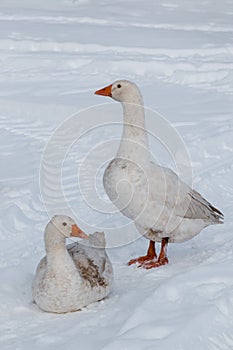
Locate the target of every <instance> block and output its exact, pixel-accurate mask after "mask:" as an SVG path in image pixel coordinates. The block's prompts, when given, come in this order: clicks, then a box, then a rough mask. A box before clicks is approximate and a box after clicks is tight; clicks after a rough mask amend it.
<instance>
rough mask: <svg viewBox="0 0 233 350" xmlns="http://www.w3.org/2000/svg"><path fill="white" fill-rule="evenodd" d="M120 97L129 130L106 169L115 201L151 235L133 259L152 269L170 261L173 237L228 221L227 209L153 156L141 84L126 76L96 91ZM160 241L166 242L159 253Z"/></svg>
mask: <svg viewBox="0 0 233 350" xmlns="http://www.w3.org/2000/svg"><path fill="white" fill-rule="evenodd" d="M95 94H97V95H103V96H109V97H112V98H113V99H114V100H116V101H119V102H121V104H122V107H123V113H124V129H123V135H122V139H121V142H120V146H119V149H118V152H117V155H116V158H114V159H113V160H112V161H111V162H110V164H109V165H108V167H107V169H106V170H105V173H104V179H103V181H104V188H105V190H106V193H107V194H108V196H109V198H110V199H111V201H112V202H113V203H114V204H115V205H116V206H117V208H119V210H120V211H121V212H122V213H123V214H124V215H125V216H127V217H129V218H130V219H132V220H133V221H134V223H135V225H136V228H137V229H138V231H139V232H140V233H141V234H142V235H144V236H145V237H146V238H147V239H149V240H150V244H149V248H148V251H147V254H146V255H145V256H142V257H139V258H137V259H132V260H130V261H129V263H128V264H129V265H131V264H134V263H137V262H138V263H139V264H140V266H142V267H144V268H146V269H149V268H153V267H158V266H161V265H165V264H167V263H168V258H167V253H166V251H167V245H168V242H169V243H170V242H183V241H186V240H189V239H191V238H192V237H194V236H195V235H197V234H198V233H199V232H200V231H201V230H202V229H203V228H205V227H207V226H209V225H213V224H219V223H222V222H223V214H222V213H221V212H220V211H219V210H218V209H216V208H214V207H213V206H212V205H211V204H210V203H209V202H208V201H207V200H205V199H204V198H203V197H202V196H201V195H200V194H199V193H198V192H196V191H195V190H193V189H192V188H190V187H189V186H188V185H187V184H185V183H184V182H182V180H181V179H179V177H178V176H177V175H176V174H175V173H174V172H173V171H172V170H170V169H168V168H164V167H161V166H159V165H156V164H154V163H153V162H151V160H150V151H149V149H148V141H147V132H146V129H145V115H144V107H143V101H142V97H141V94H140V91H139V89H138V87H137V86H136V85H135V84H133V83H132V82H130V81H127V80H121V81H116V82H114V83H113V84H111V85H109V86H107V87H105V88H103V89H100V90H98V91H96V92H95ZM155 242H161V250H160V254H159V257H158V258H157V255H156V252H155Z"/></svg>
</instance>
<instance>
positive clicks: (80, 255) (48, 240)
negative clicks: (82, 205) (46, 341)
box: [32, 215, 113, 313]
mask: <svg viewBox="0 0 233 350" xmlns="http://www.w3.org/2000/svg"><path fill="white" fill-rule="evenodd" d="M64 224H65V225H64ZM74 228H76V229H75V231H74ZM70 236H76V237H80V238H86V239H87V244H85V245H84V244H80V243H72V244H69V245H67V246H66V244H65V239H66V238H67V237H70ZM85 243H86V242H85ZM45 248H46V256H45V257H44V258H43V259H42V260H41V261H40V263H39V264H38V267H37V270H36V275H35V278H34V281H33V285H32V295H33V299H34V301H35V302H36V303H37V304H38V306H39V307H40V308H41V309H42V310H44V311H48V312H55V313H65V312H70V311H76V310H79V309H81V308H82V307H84V306H87V305H89V304H90V303H92V302H95V301H98V300H101V299H103V298H105V297H106V296H107V295H108V293H109V291H110V289H111V285H112V279H113V271H112V265H111V262H110V260H109V258H108V256H107V254H106V251H105V237H104V233H102V232H96V233H94V234H92V235H90V236H89V237H88V236H86V235H85V234H84V233H83V232H82V231H81V230H80V229H78V228H77V226H76V225H75V223H74V221H73V220H72V219H71V218H70V217H67V216H64V215H59V216H54V217H53V218H52V220H51V221H50V223H49V224H48V225H47V226H46V229H45Z"/></svg>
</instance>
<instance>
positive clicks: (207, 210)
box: [184, 190, 224, 224]
mask: <svg viewBox="0 0 233 350" xmlns="http://www.w3.org/2000/svg"><path fill="white" fill-rule="evenodd" d="M188 196H189V198H188V200H190V203H189V205H188V209H187V211H186V213H185V215H184V217H185V218H188V219H203V220H206V221H207V222H209V223H213V224H216V223H219V224H222V223H223V219H224V215H223V214H222V213H221V211H220V210H218V209H217V208H215V207H214V206H213V205H212V204H211V203H210V202H208V201H207V200H206V199H205V198H203V197H202V195H201V194H200V193H198V192H197V191H195V190H191V191H190V192H189V193H188Z"/></svg>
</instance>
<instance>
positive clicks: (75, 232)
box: [71, 225, 89, 239]
mask: <svg viewBox="0 0 233 350" xmlns="http://www.w3.org/2000/svg"><path fill="white" fill-rule="evenodd" d="M71 237H79V238H85V239H88V238H89V236H88V235H86V233H84V232H83V231H82V230H81V229H80V228H79V227H78V226H77V225H72V232H71Z"/></svg>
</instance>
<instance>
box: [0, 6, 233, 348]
mask: <svg viewBox="0 0 233 350" xmlns="http://www.w3.org/2000/svg"><path fill="white" fill-rule="evenodd" d="M232 23H233V3H232V1H231V0H223V1H215V0H212V1H211V0H206V1H202V0H198V1H196V0H195V1H194V0H189V1H183V0H175V1H170V0H160V1H153V0H146V1H139V0H138V1H137V0H134V1H133V0H118V1H117V2H112V1H108V0H99V1H94V0H89V1H88V0H73V1H72V0H49V1H45V0H33V1H31V0H20V1H18V0H1V3H0V50H1V56H0V62H1V64H0V72H1V75H0V87H1V89H0V106H1V109H0V123H1V129H0V132H1V139H0V147H1V165H0V168H1V187H0V195H1V203H0V206H1V223H0V225H1V226H0V228H1V231H0V238H1V250H0V276H1V284H0V297H1V304H0V348H1V350H6V349H11V350H12V349H14V350H16V349H17V350H21V349H22V350H27V349H31V348H32V347H33V349H34V350H36V349H42V348H43V349H49V350H50V349H56V350H60V349H69V350H72V349H85V350H88V349H95V350H98V349H104V350H115V349H124V350H131V349H133V350H152V349H160V350H165V349H169V350H170V349H175V350H178V349H179V350H189V349H190V350H191V349H192V350H193V349H199V350H207V349H211V350H212V349H213V350H218V349H219V350H230V349H231V350H232V349H233V331H232V330H233V273H232V266H233V257H232V248H233V234H232V231H233V225H232V222H231V209H232V200H233V186H232V161H233V135H232V131H233V119H232V107H233V97H232V96H233V73H232V71H233V70H232V68H233V26H232ZM119 78H126V79H129V80H132V81H135V82H136V83H137V84H138V85H139V86H140V89H141V91H142V94H143V96H144V102H145V105H146V106H147V107H148V108H150V109H151V110H155V111H157V112H158V113H160V114H161V115H163V116H165V118H166V120H168V121H169V125H170V127H171V130H173V133H174V134H175V133H178V134H179V135H180V137H181V140H183V141H184V144H185V150H187V153H188V154H189V155H190V159H191V165H192V170H193V178H192V181H193V185H194V187H195V188H196V189H197V190H198V191H200V192H201V193H202V194H203V195H204V196H205V197H206V198H207V199H208V200H210V201H211V202H212V203H213V204H214V205H216V206H217V207H219V208H220V209H221V210H222V211H223V212H224V214H225V224H224V225H223V226H212V227H209V228H208V229H206V230H204V231H203V232H202V233H201V234H200V235H199V236H197V237H196V238H194V239H193V240H191V241H188V242H186V243H183V244H173V245H172V244H171V245H170V246H169V258H170V264H169V265H167V266H164V267H161V268H159V269H156V270H155V269H154V270H149V271H146V270H143V269H137V268H136V267H134V266H133V267H128V266H126V262H127V261H128V260H130V258H132V257H135V256H139V255H141V254H144V253H145V251H146V249H147V244H148V242H147V241H146V240H145V239H143V238H141V239H136V240H135V241H133V242H132V240H133V239H135V238H136V233H135V229H134V227H133V226H132V225H131V224H130V223H129V222H128V221H127V220H126V219H125V218H124V217H123V216H122V215H120V214H119V213H116V212H114V208H113V207H112V206H111V204H110V203H109V202H108V200H107V197H106V195H105V193H104V190H103V187H102V183H101V177H102V174H103V169H104V167H105V166H106V164H107V161H108V159H109V158H111V156H112V155H113V154H114V152H115V150H116V148H117V145H118V142H119V137H120V135H121V130H122V125H121V123H122V118H121V108H120V106H119V105H118V104H116V103H112V102H110V101H107V99H104V98H101V97H99V96H94V95H93V92H94V91H95V89H97V88H101V87H103V86H105V85H106V84H108V83H111V82H113V81H114V80H116V79H119ZM107 102H110V104H107V105H105V104H104V105H102V104H103V103H107ZM95 105H98V106H97V107H95V108H94V107H93V106H95ZM89 107H92V108H91V110H88V111H86V110H85V109H86V108H89ZM78 111H82V112H81V113H77V112H78ZM108 114H109V115H111V118H110V119H109V120H110V121H111V122H114V123H115V124H110V122H109V124H108V123H107V122H106V120H105V119H104V117H103V119H101V118H102V117H101V116H102V115H103V116H106V115H108ZM155 114H156V113H155ZM71 115H75V117H74V120H73V119H72V118H71V119H70V118H69V117H70V116H71ZM92 116H93V119H91V117H92ZM99 118H100V119H99ZM67 120H68V124H67ZM92 120H93V125H94V126H95V125H96V127H95V128H94V131H92V130H91V131H90V128H91V124H92V122H91V121H92ZM99 120H101V123H103V122H104V123H106V126H105V127H104V126H103V124H101V125H100V124H98V123H99ZM83 121H86V122H87V126H88V127H89V129H88V130H89V131H88V132H87V133H86V134H85V135H84V136H82V137H81V138H80V140H77V142H76V143H74V144H73V145H72V144H69V143H66V142H67V139H66V138H65V136H66V135H68V136H69V137H70V135H71V134H72V133H71V134H69V132H68V131H72V132H73V134H74V133H75V132H77V135H78V134H80V132H81V129H82V128H81V126H82V127H83V125H84V124H85V123H84V122H83ZM117 121H118V122H119V124H116V122H117ZM150 121H151V123H150ZM79 122H80V129H79V130H78V126H79ZM84 126H85V125H84ZM147 127H148V129H149V130H151V131H154V124H153V122H152V119H151V118H149V119H147ZM174 127H175V129H174ZM57 128H58V129H57ZM152 129H153V130H152ZM54 134H55V135H56V136H59V137H60V138H61V140H62V141H61V143H62V145H63V146H64V145H65V146H66V147H68V146H69V147H70V148H68V150H67V149H66V151H67V153H66V154H65V156H64V162H63V174H62V180H63V188H64V191H65V193H66V199H67V203H69V205H70V207H72V211H73V213H74V215H73V216H75V219H76V221H77V223H79V224H80V226H81V227H82V228H84V229H86V230H87V231H89V232H94V231H95V230H96V229H101V228H103V229H104V231H105V232H106V234H107V237H108V242H110V243H109V246H111V247H112V248H109V250H108V252H109V255H110V258H111V260H112V262H113V267H114V272H115V284H114V289H113V291H112V293H111V294H110V295H109V297H108V298H107V299H106V300H104V301H101V302H99V303H95V304H92V305H90V306H89V307H88V308H86V309H84V310H83V311H81V312H76V313H71V314H65V315H53V314H48V313H44V312H42V311H40V310H39V309H38V307H37V306H36V305H35V304H33V303H32V297H31V283H32V279H33V275H34V272H35V268H36V266H37V263H38V262H39V260H40V258H41V257H42V256H43V254H44V244H43V229H44V227H45V225H46V223H47V221H48V220H49V218H48V213H47V211H46V209H45V207H44V205H43V202H42V197H41V192H42V195H43V190H44V188H45V187H46V183H45V184H44V182H43V180H44V177H45V175H44V174H43V171H42V175H41V167H40V164H41V163H42V165H43V160H47V158H46V154H45V153H43V151H44V150H45V147H46V145H47V143H48V141H49V140H50V141H51V139H50V138H51V136H52V135H54ZM64 140H65V142H63V141H64ZM111 140H113V142H112V143H111ZM105 142H107V143H106V144H107V148H106V147H105V148H104V151H103V149H102V148H101V147H102V145H103V144H104V143H105ZM108 142H110V144H109V143H108ZM49 145H51V142H50V144H49ZM52 146H53V147H54V145H52ZM110 146H111V147H110ZM150 146H151V149H152V151H153V154H154V156H155V157H156V154H157V148H156V142H155V140H154V138H151V139H150ZM59 147H60V146H59ZM59 147H58V148H57V154H61V152H63V151H64V147H63V148H62V147H61V149H60V148H59ZM93 149H94V150H95V151H96V150H97V151H96V152H97V153H95V152H94V153H92V151H93ZM158 149H159V147H158ZM107 151H108V152H107ZM104 152H107V153H106V157H105V163H104V162H103V159H104V158H103V153H104ZM158 153H159V154H158V158H159V162H160V163H161V164H163V165H168V166H171V167H174V164H173V163H172V161H171V159H170V158H169V157H168V155H166V157H163V154H164V153H163V151H162V150H160V151H159V152H158ZM97 155H101V156H102V158H101V157H100V158H101V159H99V158H98V156H97ZM46 164H47V163H46V162H45V163H44V165H45V167H46ZM98 166H99V168H98ZM92 168H93V169H94V170H95V171H96V174H95V175H96V176H95V182H93V176H92V175H93V174H92V171H91V169H92ZM42 169H43V166H42ZM47 170H48V173H49V176H48V179H47V180H48V181H47V183H49V181H50V182H51V183H53V181H55V177H56V175H57V173H56V171H55V172H54V171H53V170H54V169H47ZM87 170H88V171H87ZM89 171H90V172H89ZM78 172H81V175H80V179H79V180H80V184H79V185H80V187H78V186H77V174H78ZM40 175H41V178H40ZM90 175H91V176H90ZM40 184H41V186H42V188H40ZM46 190H47V188H46ZM51 191H52V192H51V193H52V195H53V194H54V192H56V187H54V188H53V189H52V190H51ZM95 191H97V195H96V193H95ZM45 192H46V191H45ZM46 193H47V194H48V192H46ZM92 194H93V197H95V198H97V197H98V196H99V201H100V202H101V203H102V204H101V205H102V207H101V208H102V209H103V210H102V212H100V210H98V208H95V205H96V203H97V199H95V200H94V202H93V203H92V202H91V201H92ZM85 196H86V197H85ZM54 198H55V199H54V201H51V202H50V203H47V204H48V205H47V210H48V211H49V212H50V211H51V213H52V212H53V211H54V212H57V211H59V212H60V211H61V209H62V206H61V207H60V204H61V203H60V202H59V198H56V197H54ZM43 199H44V198H43ZM85 200H86V201H85ZM48 207H49V208H48ZM106 208H109V212H106V211H107V210H106ZM114 228H116V231H115V232H117V234H116V233H115V235H114ZM117 229H118V230H117ZM132 230H133V231H132ZM130 232H131V233H132V236H130ZM126 233H128V234H129V236H128V235H126ZM118 234H119V236H118ZM133 235H135V237H134V236H133ZM116 237H117V238H116ZM119 237H120V238H119ZM127 237H130V239H128V238H127ZM132 237H134V238H132ZM124 239H125V240H124ZM127 242H129V244H126V243H127Z"/></svg>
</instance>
